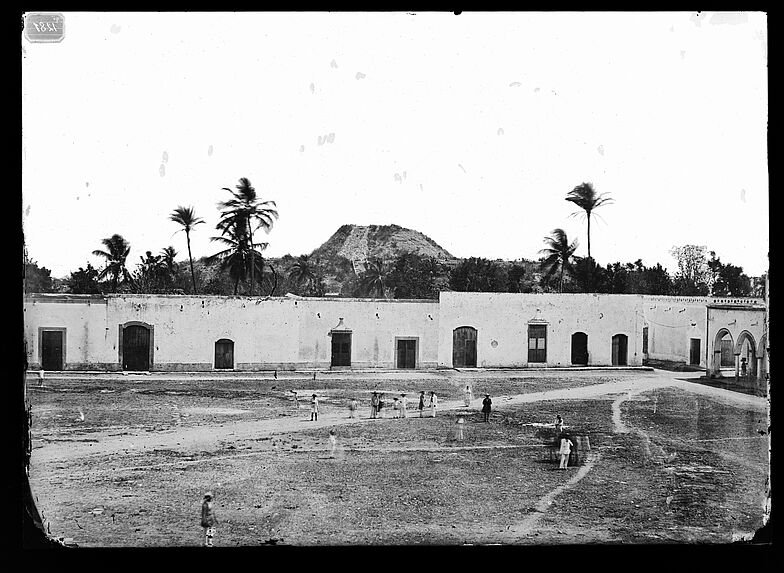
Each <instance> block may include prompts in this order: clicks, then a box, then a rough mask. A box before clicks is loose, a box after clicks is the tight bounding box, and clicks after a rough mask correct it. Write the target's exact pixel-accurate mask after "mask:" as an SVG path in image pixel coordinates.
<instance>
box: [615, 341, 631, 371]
mask: <svg viewBox="0 0 784 573" xmlns="http://www.w3.org/2000/svg"><path fill="white" fill-rule="evenodd" d="M628 345H629V338H628V337H627V336H626V335H625V334H616V335H615V336H613V337H612V364H613V366H626V364H627V358H626V349H627V347H628Z"/></svg>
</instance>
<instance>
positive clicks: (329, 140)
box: [17, 10, 772, 566]
mask: <svg viewBox="0 0 784 573" xmlns="http://www.w3.org/2000/svg"><path fill="white" fill-rule="evenodd" d="M20 15H21V26H20V45H21V50H20V52H21V54H20V57H21V104H22V108H21V116H22V121H21V127H22V130H21V139H22V153H21V168H22V190H21V195H22V201H21V207H22V213H21V235H22V245H21V250H22V252H21V253H19V255H21V256H22V257H23V269H24V270H23V281H22V282H23V297H22V298H23V305H22V309H21V310H19V312H20V314H21V315H22V322H23V325H22V332H21V333H20V334H21V337H22V338H23V340H22V341H21V345H22V346H23V351H22V352H21V354H22V356H23V361H24V364H23V368H22V370H23V372H24V373H23V377H22V380H21V381H19V382H20V383H21V384H20V385H21V386H22V387H23V390H22V391H21V392H20V396H21V399H20V400H19V402H20V403H19V404H17V409H19V410H21V409H22V406H23V408H24V410H23V418H24V428H25V431H24V435H23V443H22V448H21V450H22V456H21V457H22V458H23V460H22V465H23V466H24V467H23V470H24V471H23V472H19V473H24V476H23V481H24V482H25V483H24V502H25V503H24V506H25V516H26V521H25V527H24V530H23V536H22V537H23V539H22V544H23V546H25V547H27V548H31V547H39V546H44V545H45V546H48V547H56V548H58V549H64V550H66V551H67V550H68V549H73V550H75V551H78V549H80V548H103V549H120V548H123V549H125V548H134V549H136V548H143V549H149V548H194V551H195V552H196V553H197V554H198V555H205V554H213V553H219V552H211V551H208V548H261V547H273V546H291V547H298V548H304V547H308V548H310V547H325V546H330V547H333V546H334V547H343V548H349V549H351V548H364V547H369V546H405V547H412V546H447V547H457V546H515V547H532V548H533V547H542V546H548V547H556V548H557V547H560V546H564V547H566V546H578V547H587V546H602V547H610V546H617V545H636V546H640V545H646V546H657V545H662V546H664V545H667V546H671V545H681V546H706V545H707V546H731V545H742V546H760V545H762V546H765V545H768V544H770V543H771V541H770V529H771V528H770V518H771V506H772V498H771V435H770V428H771V417H770V406H771V402H770V388H771V380H772V379H771V366H770V360H769V354H770V344H769V326H770V322H769V312H768V308H769V288H770V280H769V267H770V263H769V260H770V259H769V255H770V253H769V251H770V248H769V178H768V177H769V176H768V16H767V14H766V13H765V12H755V11H735V12H717V11H713V12H690V11H626V12H625V11H614V12H611V11H607V12H605V11H552V12H551V11H487V12H482V11H476V12H473V11H456V12H452V11H424V12H409V11H404V10H400V11H384V12H371V11H366V12H363V11H345V12H330V11H294V10H292V11H276V12H265V11H248V12H234V11H225V12H222V11H214V12H200V11H183V12H173V11H172V12H166V11H164V12H152V11H149V12H145V11H139V12H119V11H115V12H112V11H93V12H89V11H73V12H68V11H60V12H57V11H39V12H32V11H31V12H23V13H21V14H20ZM17 308H18V307H17ZM17 388H18V386H17ZM22 401H23V404H21V402H22ZM401 566H402V562H401Z"/></svg>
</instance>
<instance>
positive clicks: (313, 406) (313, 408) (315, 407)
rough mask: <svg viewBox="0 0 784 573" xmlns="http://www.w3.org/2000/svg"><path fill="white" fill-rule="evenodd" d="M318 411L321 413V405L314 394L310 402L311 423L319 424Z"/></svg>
mask: <svg viewBox="0 0 784 573" xmlns="http://www.w3.org/2000/svg"><path fill="white" fill-rule="evenodd" d="M318 411H319V403H318V397H316V395H315V394H313V398H311V400H310V421H311V422H317V421H318Z"/></svg>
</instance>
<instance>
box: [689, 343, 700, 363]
mask: <svg viewBox="0 0 784 573" xmlns="http://www.w3.org/2000/svg"><path fill="white" fill-rule="evenodd" d="M689 364H692V365H694V366H699V364H700V339H699V338H691V339H690V343H689Z"/></svg>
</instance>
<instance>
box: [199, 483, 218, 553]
mask: <svg viewBox="0 0 784 573" xmlns="http://www.w3.org/2000/svg"><path fill="white" fill-rule="evenodd" d="M217 523H218V520H217V519H216V518H215V511H214V510H213V508H212V492H209V491H208V492H207V493H205V494H204V501H203V502H202V503H201V526H202V527H203V528H204V547H212V538H213V537H214V536H215V525H217Z"/></svg>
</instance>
